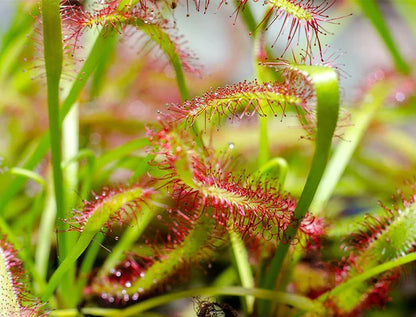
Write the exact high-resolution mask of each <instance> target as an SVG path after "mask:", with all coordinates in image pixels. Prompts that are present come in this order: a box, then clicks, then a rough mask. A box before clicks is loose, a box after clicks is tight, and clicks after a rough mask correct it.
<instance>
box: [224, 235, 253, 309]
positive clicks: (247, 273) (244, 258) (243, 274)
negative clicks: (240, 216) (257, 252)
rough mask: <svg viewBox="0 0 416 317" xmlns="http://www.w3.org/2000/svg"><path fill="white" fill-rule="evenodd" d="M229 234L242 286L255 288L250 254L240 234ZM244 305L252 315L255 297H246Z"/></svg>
mask: <svg viewBox="0 0 416 317" xmlns="http://www.w3.org/2000/svg"><path fill="white" fill-rule="evenodd" d="M228 233H229V235H230V240H231V246H232V250H233V255H234V259H235V264H236V266H237V272H238V275H239V276H240V280H241V285H242V286H243V287H244V288H254V278H253V272H252V271H251V266H250V263H249V262H248V254H247V250H246V247H245V245H244V242H243V240H242V239H241V236H240V234H239V233H237V232H235V231H233V230H230V231H228ZM243 303H244V305H245V306H246V308H247V313H248V314H249V315H251V314H252V313H253V310H254V297H253V296H245V297H244V301H243Z"/></svg>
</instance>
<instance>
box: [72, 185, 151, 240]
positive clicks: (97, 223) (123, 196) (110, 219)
mask: <svg viewBox="0 0 416 317" xmlns="http://www.w3.org/2000/svg"><path fill="white" fill-rule="evenodd" d="M152 193H153V190H151V189H146V188H143V187H141V186H138V185H135V186H131V187H129V188H123V187H120V188H113V189H104V190H103V191H102V192H101V194H99V195H95V197H94V199H92V200H90V201H85V202H84V206H83V209H82V210H80V211H75V215H74V217H73V219H69V220H67V222H69V223H72V222H73V223H74V225H75V224H76V225H77V227H74V228H75V229H77V230H79V231H82V232H98V231H99V230H101V229H102V228H104V227H105V228H109V229H111V226H112V225H113V223H123V222H124V221H125V220H126V219H125V218H133V217H134V215H135V214H136V212H137V209H138V208H140V204H142V203H143V201H144V200H145V199H146V198H148V197H149V196H150V195H151V194H152Z"/></svg>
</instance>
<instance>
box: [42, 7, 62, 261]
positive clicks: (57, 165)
mask: <svg viewBox="0 0 416 317" xmlns="http://www.w3.org/2000/svg"><path fill="white" fill-rule="evenodd" d="M41 10H42V25H43V44H44V56H45V68H46V81H47V91H48V115H49V129H50V131H51V133H50V135H49V137H50V145H51V152H52V169H53V181H54V193H55V203H56V210H57V218H56V228H57V229H58V234H57V236H58V245H59V248H58V258H59V259H60V261H63V258H64V257H65V254H66V240H65V239H66V234H65V232H64V230H63V229H64V228H63V226H62V222H61V219H64V218H65V201H64V200H65V198H64V190H63V177H62V169H61V122H60V120H59V82H60V79H61V72H62V59H63V56H62V55H63V48H62V31H61V15H60V1H59V0H42V3H41Z"/></svg>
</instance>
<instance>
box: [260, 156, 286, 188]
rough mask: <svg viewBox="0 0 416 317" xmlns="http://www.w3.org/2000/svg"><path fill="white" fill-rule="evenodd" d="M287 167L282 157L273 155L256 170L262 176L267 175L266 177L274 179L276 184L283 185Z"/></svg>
mask: <svg viewBox="0 0 416 317" xmlns="http://www.w3.org/2000/svg"><path fill="white" fill-rule="evenodd" d="M288 169H289V165H288V164H287V161H286V160H285V159H284V158H282V157H275V158H273V159H271V160H270V161H268V162H267V163H265V164H264V165H262V166H261V167H260V168H259V170H258V172H259V174H260V176H262V177H265V178H266V177H267V176H268V177H267V178H269V179H275V180H276V183H277V184H276V185H279V186H281V187H283V186H284V184H285V180H286V175H287V171H288Z"/></svg>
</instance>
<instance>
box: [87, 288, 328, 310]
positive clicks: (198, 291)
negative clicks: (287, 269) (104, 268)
mask: <svg viewBox="0 0 416 317" xmlns="http://www.w3.org/2000/svg"><path fill="white" fill-rule="evenodd" d="M218 295H228V296H254V297H257V298H261V299H265V300H270V301H273V302H276V303H281V304H285V305H290V306H293V307H295V308H297V309H299V310H302V311H308V312H317V313H319V312H323V311H324V307H323V306H322V305H321V304H320V303H318V302H314V301H312V300H311V299H309V298H307V297H303V296H299V295H294V294H287V293H283V292H276V291H270V290H266V289H259V288H249V289H247V288H244V287H233V286H229V287H206V288H195V289H190V290H186V291H182V292H177V293H170V294H166V295H162V296H158V297H154V298H151V299H148V300H145V301H143V302H141V303H139V304H136V305H133V306H131V307H129V308H127V309H124V310H115V309H112V310H110V311H109V310H106V309H100V310H97V309H96V308H84V309H83V310H82V312H83V313H84V314H94V315H96V314H102V316H119V317H122V316H136V314H138V313H141V312H144V311H147V310H149V309H152V308H155V307H158V306H161V305H164V304H167V303H170V302H173V301H175V300H178V299H181V298H187V297H195V296H218Z"/></svg>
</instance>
